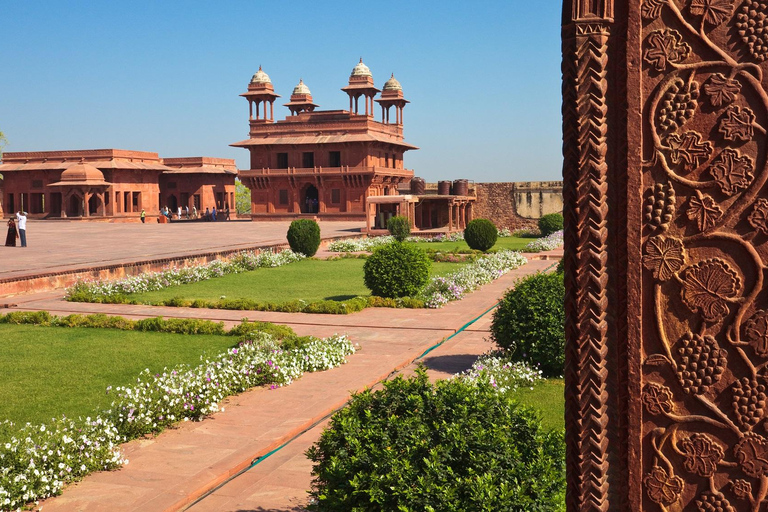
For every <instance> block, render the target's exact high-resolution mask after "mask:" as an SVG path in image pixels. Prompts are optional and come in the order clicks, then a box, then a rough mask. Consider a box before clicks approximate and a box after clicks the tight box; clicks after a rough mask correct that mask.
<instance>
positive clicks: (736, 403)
mask: <svg viewBox="0 0 768 512" xmlns="http://www.w3.org/2000/svg"><path fill="white" fill-rule="evenodd" d="M765 401H766V396H765V384H763V383H760V382H758V381H757V380H755V379H752V380H750V379H748V378H747V377H744V378H742V379H740V380H737V381H736V382H734V383H733V412H734V413H735V414H736V419H737V421H738V422H739V424H740V425H741V426H742V427H744V428H745V429H747V430H751V429H752V427H754V426H755V425H757V424H758V423H760V421H761V420H762V419H763V418H764V417H765Z"/></svg>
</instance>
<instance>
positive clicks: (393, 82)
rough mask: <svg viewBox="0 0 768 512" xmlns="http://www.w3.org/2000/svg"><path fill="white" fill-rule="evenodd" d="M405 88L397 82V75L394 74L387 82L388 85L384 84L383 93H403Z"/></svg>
mask: <svg viewBox="0 0 768 512" xmlns="http://www.w3.org/2000/svg"><path fill="white" fill-rule="evenodd" d="M402 90H403V87H402V86H401V85H400V82H398V81H397V79H396V78H395V74H394V73H392V76H391V77H390V78H389V80H387V83H385V84H384V88H383V89H382V91H402Z"/></svg>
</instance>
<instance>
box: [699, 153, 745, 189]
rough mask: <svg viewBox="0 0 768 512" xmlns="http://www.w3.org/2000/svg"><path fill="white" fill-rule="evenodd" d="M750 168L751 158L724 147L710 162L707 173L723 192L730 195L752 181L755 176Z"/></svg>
mask: <svg viewBox="0 0 768 512" xmlns="http://www.w3.org/2000/svg"><path fill="white" fill-rule="evenodd" d="M752 169H753V167H752V159H751V158H749V157H748V156H746V155H744V156H740V155H739V152H738V151H736V150H735V149H730V148H726V149H724V150H723V152H722V153H720V154H719V155H718V157H717V158H716V159H715V160H714V161H713V162H712V165H711V166H710V168H709V173H710V174H711V175H712V177H713V178H715V181H717V183H718V185H720V189H721V190H722V191H723V193H725V194H727V195H729V196H731V195H733V194H735V193H736V192H738V191H739V190H741V189H745V188H747V187H748V186H749V184H750V183H752V180H753V179H754V178H755V176H754V174H752Z"/></svg>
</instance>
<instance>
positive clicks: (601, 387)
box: [563, 0, 768, 512]
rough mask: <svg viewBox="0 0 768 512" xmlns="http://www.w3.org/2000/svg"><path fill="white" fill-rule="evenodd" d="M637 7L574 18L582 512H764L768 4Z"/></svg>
mask: <svg viewBox="0 0 768 512" xmlns="http://www.w3.org/2000/svg"><path fill="white" fill-rule="evenodd" d="M607 4H611V5H610V8H608V7H606V6H607ZM622 4H623V5H621V6H619V5H616V6H614V5H613V2H608V1H607V0H606V2H594V1H589V0H573V1H566V2H565V6H564V28H563V119H564V121H563V122H564V155H565V164H564V171H563V174H564V180H565V183H564V192H563V193H564V198H565V218H566V254H567V260H566V283H567V284H566V286H567V294H568V295H567V315H566V317H567V320H566V321H567V328H566V333H567V337H568V340H567V348H566V352H567V361H566V381H567V382H566V389H567V391H566V393H567V397H566V399H567V403H566V411H567V412H566V416H567V417H566V420H567V429H568V430H567V447H568V481H569V488H568V506H569V510H643V511H645V510H648V511H656V510H661V511H685V512H708V511H722V512H729V511H752V512H757V511H765V510H768V504H767V503H766V502H768V287H767V286H766V283H765V273H766V269H768V187H767V186H766V180H768V169H767V168H766V167H767V164H768V155H767V150H768V147H767V145H766V140H767V139H768V93H767V92H766V91H768V78H767V77H766V73H768V62H765V61H766V58H767V57H768V0H629V1H628V2H622ZM595 6H600V7H601V8H602V12H603V14H602V15H601V14H600V13H596V12H594V7H595ZM590 10H591V11H592V12H588V15H586V16H585V15H584V14H583V13H584V12H585V11H590ZM608 12H610V14H605V13H608Z"/></svg>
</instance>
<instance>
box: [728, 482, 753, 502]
mask: <svg viewBox="0 0 768 512" xmlns="http://www.w3.org/2000/svg"><path fill="white" fill-rule="evenodd" d="M731 491H732V492H733V495H734V496H736V498H737V499H740V500H746V499H749V498H750V497H751V496H752V484H750V483H749V482H747V481H746V480H744V479H742V478H739V479H737V480H734V481H733V483H731Z"/></svg>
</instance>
